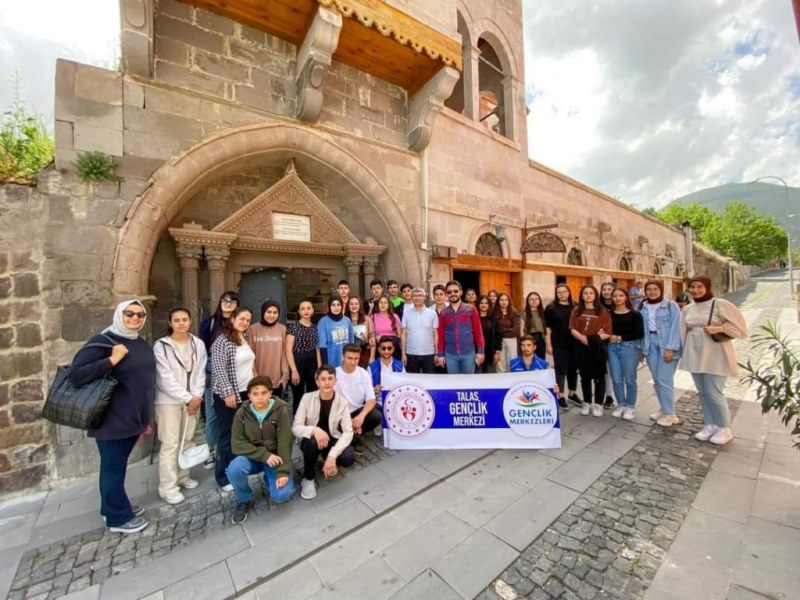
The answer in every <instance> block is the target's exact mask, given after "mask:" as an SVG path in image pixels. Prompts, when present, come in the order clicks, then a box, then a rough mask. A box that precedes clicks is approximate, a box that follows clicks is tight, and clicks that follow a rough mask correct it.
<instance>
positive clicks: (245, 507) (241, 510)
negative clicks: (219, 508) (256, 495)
mask: <svg viewBox="0 0 800 600" xmlns="http://www.w3.org/2000/svg"><path fill="white" fill-rule="evenodd" d="M251 506H253V501H252V500H251V501H250V502H237V503H236V508H234V509H233V518H232V519H231V520H232V521H233V524H234V525H239V524H240V523H244V522H245V521H247V513H248V511H249V510H250V507H251Z"/></svg>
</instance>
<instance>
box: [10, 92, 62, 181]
mask: <svg viewBox="0 0 800 600" xmlns="http://www.w3.org/2000/svg"><path fill="white" fill-rule="evenodd" d="M54 152H55V143H54V142H53V138H51V137H50V136H49V135H48V133H47V130H46V129H45V128H44V126H43V125H42V124H41V123H40V122H39V120H38V119H37V118H35V117H34V116H32V115H30V114H28V113H27V112H26V111H25V109H24V108H23V107H22V105H21V104H20V103H19V102H18V101H15V102H14V105H13V106H12V108H11V110H9V111H7V112H6V113H5V114H4V116H3V121H2V125H1V126H0V183H21V184H26V185H29V184H32V183H34V182H35V181H36V174H37V173H38V172H39V171H41V170H42V169H44V168H45V167H46V166H47V165H49V164H50V163H51V162H53V154H54Z"/></svg>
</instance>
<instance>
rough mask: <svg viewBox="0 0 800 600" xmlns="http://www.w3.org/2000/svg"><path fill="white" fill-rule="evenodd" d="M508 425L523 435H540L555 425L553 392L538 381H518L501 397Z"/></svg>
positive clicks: (556, 414) (556, 418)
mask: <svg viewBox="0 0 800 600" xmlns="http://www.w3.org/2000/svg"><path fill="white" fill-rule="evenodd" d="M503 416H504V417H505V419H506V423H508V426H509V427H510V428H511V429H512V430H513V431H514V432H515V433H517V434H519V435H521V436H523V437H542V436H543V435H546V434H548V433H549V432H550V431H551V430H552V429H553V427H555V426H556V421H557V420H558V407H557V406H556V403H555V400H554V399H553V393H552V392H551V391H550V390H548V389H547V388H546V387H544V386H543V385H539V384H538V383H529V382H525V383H518V384H517V385H515V386H513V387H511V388H509V390H508V392H506V395H505V398H503Z"/></svg>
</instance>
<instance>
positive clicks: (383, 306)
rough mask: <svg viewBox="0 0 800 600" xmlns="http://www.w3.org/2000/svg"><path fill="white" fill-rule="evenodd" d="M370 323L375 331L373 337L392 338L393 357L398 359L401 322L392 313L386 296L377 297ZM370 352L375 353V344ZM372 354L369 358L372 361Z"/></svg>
mask: <svg viewBox="0 0 800 600" xmlns="http://www.w3.org/2000/svg"><path fill="white" fill-rule="evenodd" d="M372 324H373V329H374V331H375V339H377V340H379V339H381V338H382V337H383V336H389V337H391V338H394V358H396V359H397V360H400V359H401V357H402V351H403V350H402V348H401V346H400V329H401V328H402V324H401V323H400V319H398V318H397V315H396V314H394V308H392V301H391V300H389V297H388V296H381V297H380V298H379V299H378V309H377V310H376V311H374V312H373V313H372ZM372 353H373V355H374V353H375V346H374V345H373V346H372ZM372 360H374V356H373V357H372V359H371V360H370V362H372Z"/></svg>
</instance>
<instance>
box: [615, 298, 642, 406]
mask: <svg viewBox="0 0 800 600" xmlns="http://www.w3.org/2000/svg"><path fill="white" fill-rule="evenodd" d="M611 300H612V302H613V303H614V308H613V310H612V311H611V329H612V331H613V332H614V333H613V335H612V336H611V337H610V338H609V339H608V367H609V370H610V371H611V384H612V385H613V386H614V396H616V398H617V408H616V409H615V410H614V412H612V413H611V416H612V417H616V418H619V417H622V418H623V419H627V420H631V419H633V416H634V415H633V410H634V408H635V407H636V394H637V391H638V388H637V385H636V375H637V367H638V366H639V359H640V357H641V354H642V338H643V337H644V324H643V322H642V315H641V314H639V312H638V311H636V310H634V308H633V305H632V304H631V299H630V298H629V297H628V292H627V290H624V289H622V288H617V289H615V290H614V292H613V293H612V294H611Z"/></svg>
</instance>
